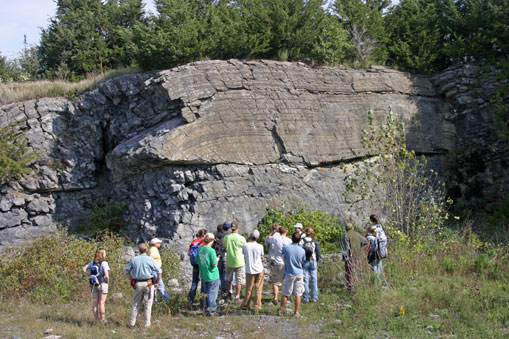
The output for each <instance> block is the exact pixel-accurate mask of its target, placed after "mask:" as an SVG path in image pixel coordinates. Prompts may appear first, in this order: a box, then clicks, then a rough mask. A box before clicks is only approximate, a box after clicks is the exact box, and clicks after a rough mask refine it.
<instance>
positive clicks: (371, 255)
mask: <svg viewBox="0 0 509 339" xmlns="http://www.w3.org/2000/svg"><path fill="white" fill-rule="evenodd" d="M368 241H369V248H368V263H372V262H373V261H375V260H378V259H380V255H379V254H378V252H379V246H378V237H376V238H375V240H374V241H372V240H369V239H368Z"/></svg>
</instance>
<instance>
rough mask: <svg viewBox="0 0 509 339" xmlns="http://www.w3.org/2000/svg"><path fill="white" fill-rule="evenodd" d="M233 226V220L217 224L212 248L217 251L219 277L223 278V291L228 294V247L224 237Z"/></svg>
mask: <svg viewBox="0 0 509 339" xmlns="http://www.w3.org/2000/svg"><path fill="white" fill-rule="evenodd" d="M231 227H232V224H231V222H229V221H225V222H224V223H223V224H219V225H217V232H216V233H215V234H214V236H215V237H216V239H215V241H214V243H213V244H212V248H213V249H214V250H215V251H216V254H217V257H218V263H217V268H218V269H219V279H220V280H221V293H223V294H226V293H227V292H228V288H227V287H226V249H225V248H224V244H223V241H224V237H226V236H227V235H228V231H229V230H230V228H231Z"/></svg>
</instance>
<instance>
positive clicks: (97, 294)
mask: <svg viewBox="0 0 509 339" xmlns="http://www.w3.org/2000/svg"><path fill="white" fill-rule="evenodd" d="M92 270H95V271H97V272H92ZM82 271H83V273H85V274H87V275H88V276H90V275H92V273H95V275H96V277H97V282H96V283H92V284H91V285H92V286H91V289H92V298H93V306H92V313H93V314H94V318H95V321H101V322H102V323H105V322H106V307H105V303H106V297H107V296H108V284H109V282H110V266H109V265H108V262H107V261H106V251H105V250H104V248H98V249H97V250H96V251H95V257H94V260H92V261H91V262H89V263H88V264H86V265H85V266H83V268H82Z"/></svg>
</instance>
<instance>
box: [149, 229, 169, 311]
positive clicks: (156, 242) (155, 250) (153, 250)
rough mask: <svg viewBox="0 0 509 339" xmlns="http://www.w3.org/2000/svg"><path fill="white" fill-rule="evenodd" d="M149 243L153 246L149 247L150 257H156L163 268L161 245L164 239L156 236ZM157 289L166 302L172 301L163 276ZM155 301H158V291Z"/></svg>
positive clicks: (155, 259)
mask: <svg viewBox="0 0 509 339" xmlns="http://www.w3.org/2000/svg"><path fill="white" fill-rule="evenodd" d="M149 244H150V245H151V246H150V248H149V249H148V253H147V255H148V256H149V257H151V258H152V259H154V261H155V262H156V264H157V266H159V268H162V266H163V262H162V261H161V255H160V254H159V248H160V247H161V244H162V240H160V239H157V238H154V239H152V240H150V243H149ZM157 291H159V293H161V295H162V296H163V299H164V300H165V301H166V302H169V301H170V295H169V294H168V292H166V290H165V288H164V282H163V278H162V277H161V279H160V280H159V284H158V285H157ZM154 302H157V292H155V293H154Z"/></svg>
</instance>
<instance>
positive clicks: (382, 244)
mask: <svg viewBox="0 0 509 339" xmlns="http://www.w3.org/2000/svg"><path fill="white" fill-rule="evenodd" d="M375 227H376V230H377V235H376V241H377V253H378V256H379V257H380V259H385V258H387V253H388V251H387V236H386V235H385V232H384V229H383V228H382V225H380V224H378V225H376V226H375Z"/></svg>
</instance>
